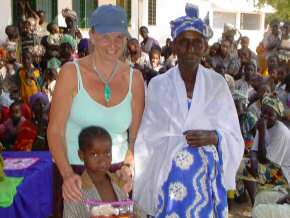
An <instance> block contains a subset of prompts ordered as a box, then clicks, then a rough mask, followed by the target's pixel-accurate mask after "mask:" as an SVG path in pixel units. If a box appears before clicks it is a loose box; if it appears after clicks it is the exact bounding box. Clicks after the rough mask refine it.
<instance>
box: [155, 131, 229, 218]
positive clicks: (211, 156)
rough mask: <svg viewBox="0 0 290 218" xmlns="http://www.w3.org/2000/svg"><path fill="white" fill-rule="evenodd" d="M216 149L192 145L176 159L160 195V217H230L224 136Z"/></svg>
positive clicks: (158, 213)
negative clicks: (221, 145)
mask: <svg viewBox="0 0 290 218" xmlns="http://www.w3.org/2000/svg"><path fill="white" fill-rule="evenodd" d="M217 134H218V138H219V140H218V141H219V143H218V145H217V147H215V146H204V147H199V148H196V147H192V146H188V147H186V148H184V149H182V150H181V151H180V152H178V153H177V154H176V156H175V158H174V160H173V163H172V168H171V170H170V173H169V176H168V179H167V181H166V182H165V183H164V184H163V186H162V191H161V193H160V194H159V196H158V201H159V203H158V212H157V214H156V216H155V217H160V218H164V217H166V218H188V217H191V218H211V217H215V218H225V217H228V205H227V191H226V189H225V187H224V184H223V179H222V164H223V163H222V153H221V149H220V142H221V135H220V134H219V133H218V132H217Z"/></svg>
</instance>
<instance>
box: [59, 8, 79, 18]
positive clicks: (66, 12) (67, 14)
mask: <svg viewBox="0 0 290 218" xmlns="http://www.w3.org/2000/svg"><path fill="white" fill-rule="evenodd" d="M61 14H62V16H63V17H64V18H66V17H70V18H72V19H73V20H77V13H76V12H75V11H73V10H71V9H69V8H65V9H63V10H62V11H61Z"/></svg>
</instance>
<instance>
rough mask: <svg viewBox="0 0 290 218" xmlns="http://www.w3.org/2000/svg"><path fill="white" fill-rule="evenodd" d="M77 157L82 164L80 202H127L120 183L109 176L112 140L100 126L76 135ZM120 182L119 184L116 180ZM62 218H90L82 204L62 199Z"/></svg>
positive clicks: (88, 128)
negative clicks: (83, 169) (77, 142)
mask: <svg viewBox="0 0 290 218" xmlns="http://www.w3.org/2000/svg"><path fill="white" fill-rule="evenodd" d="M79 157H80V159H81V160H82V161H84V166H85V171H84V173H83V174H82V176H81V178H82V187H81V192H82V199H83V200H87V199H94V200H98V201H107V202H112V201H120V200H125V199H128V196H127V194H125V192H124V191H123V190H122V189H121V187H120V186H121V185H122V184H121V183H122V182H121V180H119V179H117V178H118V177H117V176H116V175H115V174H111V173H109V169H110V167H111V162H112V139H111V136H110V134H109V133H108V132H107V131H106V130H105V129H103V128H101V127H95V126H91V127H87V128H85V129H84V130H82V132H81V133H80V135H79ZM118 180H119V181H118ZM63 217H64V218H85V217H90V214H89V212H88V211H87V208H86V206H85V204H84V202H70V201H66V200H64V212H63Z"/></svg>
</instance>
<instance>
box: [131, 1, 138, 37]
mask: <svg viewBox="0 0 290 218" xmlns="http://www.w3.org/2000/svg"><path fill="white" fill-rule="evenodd" d="M140 5H141V1H140V0H135V1H134V0H133V1H131V23H130V26H129V32H130V34H131V36H132V37H134V38H138V29H139V27H140V21H141V19H140V12H141V8H140Z"/></svg>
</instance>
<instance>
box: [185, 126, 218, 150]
mask: <svg viewBox="0 0 290 218" xmlns="http://www.w3.org/2000/svg"><path fill="white" fill-rule="evenodd" d="M183 134H184V135H185V137H186V140H187V144H189V145H191V146H194V147H201V146H206V145H217V143H218V136H217V133H216V131H208V130H188V131H186V132H184V133H183Z"/></svg>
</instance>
